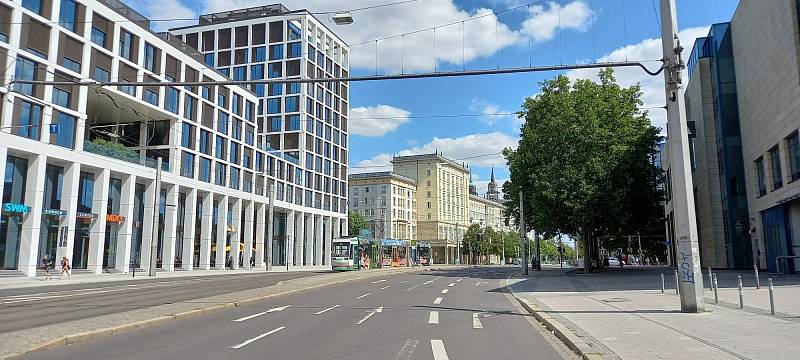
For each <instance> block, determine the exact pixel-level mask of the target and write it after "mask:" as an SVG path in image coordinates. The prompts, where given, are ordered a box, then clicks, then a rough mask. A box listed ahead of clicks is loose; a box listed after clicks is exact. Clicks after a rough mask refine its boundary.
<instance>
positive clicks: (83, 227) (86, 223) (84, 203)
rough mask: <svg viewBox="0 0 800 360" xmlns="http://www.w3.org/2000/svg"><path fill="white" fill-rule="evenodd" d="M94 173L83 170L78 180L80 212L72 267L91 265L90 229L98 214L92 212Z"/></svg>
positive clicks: (76, 226)
mask: <svg viewBox="0 0 800 360" xmlns="http://www.w3.org/2000/svg"><path fill="white" fill-rule="evenodd" d="M93 194H94V175H93V174H90V173H87V172H81V174H80V180H79V182H78V212H77V215H76V216H75V220H76V221H75V238H74V245H73V248H72V268H73V269H86V268H87V267H88V265H89V229H90V227H91V225H92V220H93V219H96V218H97V214H93V213H92V196H93Z"/></svg>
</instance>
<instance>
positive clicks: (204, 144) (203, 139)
mask: <svg viewBox="0 0 800 360" xmlns="http://www.w3.org/2000/svg"><path fill="white" fill-rule="evenodd" d="M199 150H200V152H202V153H203V154H206V155H211V133H210V132H208V131H206V130H200V149H199Z"/></svg>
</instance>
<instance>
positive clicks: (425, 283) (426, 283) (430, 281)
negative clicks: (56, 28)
mask: <svg viewBox="0 0 800 360" xmlns="http://www.w3.org/2000/svg"><path fill="white" fill-rule="evenodd" d="M432 282H433V280H428V281H426V282H424V283H423V284H424V285H428V284H430V283H432Z"/></svg>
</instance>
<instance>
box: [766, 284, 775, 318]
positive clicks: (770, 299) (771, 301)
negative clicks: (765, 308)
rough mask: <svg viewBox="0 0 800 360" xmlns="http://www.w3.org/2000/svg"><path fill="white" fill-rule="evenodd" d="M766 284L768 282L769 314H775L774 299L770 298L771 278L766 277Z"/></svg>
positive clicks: (771, 290) (771, 289)
mask: <svg viewBox="0 0 800 360" xmlns="http://www.w3.org/2000/svg"><path fill="white" fill-rule="evenodd" d="M767 284H769V313H770V315H775V300H774V299H773V298H772V295H773V294H772V292H773V290H774V289H773V287H772V278H767Z"/></svg>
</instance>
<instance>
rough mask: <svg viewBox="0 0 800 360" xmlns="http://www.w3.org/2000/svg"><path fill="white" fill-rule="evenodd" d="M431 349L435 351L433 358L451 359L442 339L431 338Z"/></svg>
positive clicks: (435, 359)
mask: <svg viewBox="0 0 800 360" xmlns="http://www.w3.org/2000/svg"><path fill="white" fill-rule="evenodd" d="M431 351H433V360H450V358H449V357H447V351H445V350H444V343H443V342H442V340H431Z"/></svg>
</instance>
